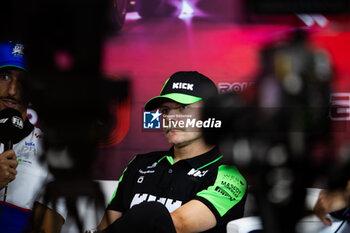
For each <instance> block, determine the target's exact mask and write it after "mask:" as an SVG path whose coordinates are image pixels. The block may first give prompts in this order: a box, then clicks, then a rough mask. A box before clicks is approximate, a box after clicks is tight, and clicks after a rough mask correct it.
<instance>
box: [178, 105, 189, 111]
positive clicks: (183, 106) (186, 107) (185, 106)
mask: <svg viewBox="0 0 350 233" xmlns="http://www.w3.org/2000/svg"><path fill="white" fill-rule="evenodd" d="M180 109H181V110H186V109H188V106H187V105H182V106H181V107H180Z"/></svg>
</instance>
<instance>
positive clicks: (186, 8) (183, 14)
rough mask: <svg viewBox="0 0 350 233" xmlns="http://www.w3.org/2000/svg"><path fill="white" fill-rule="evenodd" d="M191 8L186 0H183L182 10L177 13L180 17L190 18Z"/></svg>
mask: <svg viewBox="0 0 350 233" xmlns="http://www.w3.org/2000/svg"><path fill="white" fill-rule="evenodd" d="M193 12H194V10H193V8H192V7H191V6H190V5H189V4H188V2H187V1H186V0H184V1H183V3H182V11H181V13H180V15H179V18H180V19H183V18H191V17H192V15H193Z"/></svg>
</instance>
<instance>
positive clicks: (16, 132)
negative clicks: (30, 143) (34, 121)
mask: <svg viewBox="0 0 350 233" xmlns="http://www.w3.org/2000/svg"><path fill="white" fill-rule="evenodd" d="M23 128H24V121H23V119H22V116H21V113H20V112H19V111H17V110H15V109H13V108H5V109H4V110H1V111H0V142H2V143H7V142H9V141H11V142H12V143H17V142H19V141H20V140H21V138H22V131H23Z"/></svg>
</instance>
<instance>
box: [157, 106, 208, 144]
mask: <svg viewBox="0 0 350 233" xmlns="http://www.w3.org/2000/svg"><path fill="white" fill-rule="evenodd" d="M201 107H202V102H201V101H199V102H196V103H193V104H188V105H186V104H180V103H177V102H174V101H167V102H164V103H163V104H162V105H161V107H160V111H161V113H162V116H163V123H164V125H165V126H170V127H164V125H163V131H164V134H165V137H166V138H167V140H168V142H169V143H170V144H172V145H174V146H176V147H183V146H186V145H189V144H191V143H193V142H194V141H196V140H202V132H201V130H200V129H196V128H190V127H186V125H185V127H180V125H179V122H180V121H183V122H185V123H186V121H187V119H193V118H195V119H196V120H200V119H201V115H200V114H201Z"/></svg>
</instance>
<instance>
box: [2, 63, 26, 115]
mask: <svg viewBox="0 0 350 233" xmlns="http://www.w3.org/2000/svg"><path fill="white" fill-rule="evenodd" d="M24 76H25V71H23V70H20V69H17V68H3V69H0V111H1V110H3V109H5V108H13V109H16V110H17V111H19V112H20V113H21V115H22V117H23V119H26V111H27V106H28V105H27V102H26V101H25V100H24V99H23V91H22V82H23V78H24Z"/></svg>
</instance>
